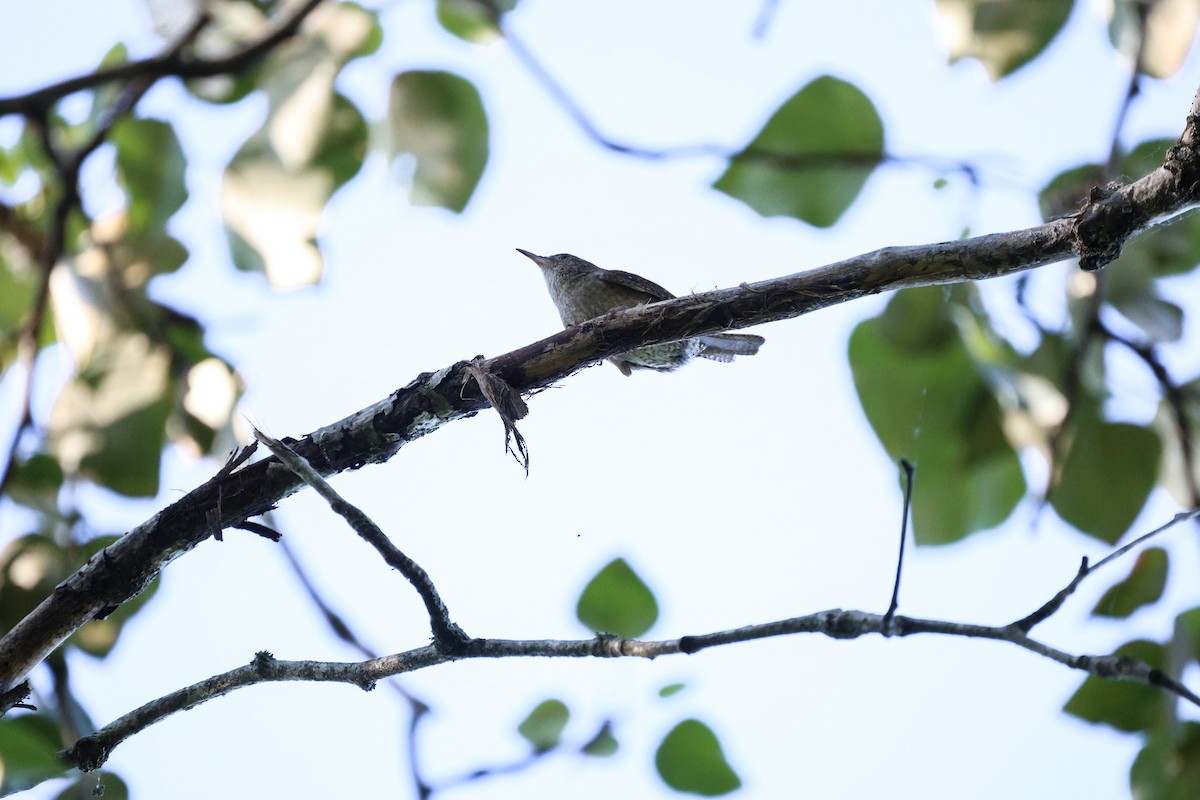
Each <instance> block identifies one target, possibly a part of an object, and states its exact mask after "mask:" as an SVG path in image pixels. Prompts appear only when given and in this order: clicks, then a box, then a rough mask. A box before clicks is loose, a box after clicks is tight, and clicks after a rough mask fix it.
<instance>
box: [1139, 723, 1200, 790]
mask: <svg viewBox="0 0 1200 800" xmlns="http://www.w3.org/2000/svg"><path fill="white" fill-rule="evenodd" d="M1129 788H1130V789H1132V790H1133V796H1134V797H1137V798H1146V800H1151V798H1152V799H1153V800H1193V799H1194V798H1196V797H1200V724H1197V723H1195V722H1182V723H1180V724H1179V725H1178V727H1177V729H1175V730H1166V729H1163V730H1158V731H1155V733H1154V735H1152V736H1151V737H1150V739H1149V741H1148V742H1147V743H1146V746H1145V747H1143V748H1142V751H1141V752H1140V753H1138V756H1137V758H1136V759H1135V760H1134V762H1133V767H1132V768H1131V769H1130V770H1129Z"/></svg>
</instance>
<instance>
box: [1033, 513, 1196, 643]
mask: <svg viewBox="0 0 1200 800" xmlns="http://www.w3.org/2000/svg"><path fill="white" fill-rule="evenodd" d="M1197 517H1200V508H1195V509H1192V510H1191V511H1181V512H1180V513H1178V514H1176V515H1175V516H1174V518H1173V519H1172V520H1171V521H1170V522H1167V523H1166V524H1164V525H1160V526H1159V527H1157V528H1155V529H1154V530H1152V531H1150V532H1149V533H1145V534H1142V535H1141V536H1139V537H1137V538H1136V539H1134V540H1133V541H1131V542H1129V543H1128V544H1126V545H1124V546H1122V547H1118V548H1117V549H1116V550H1114V551H1112V552H1111V553H1109V554H1108V555H1107V556H1105V557H1104V558H1102V559H1100V560H1099V561H1097V562H1096V563H1095V564H1089V563H1088V559H1087V556H1084V557H1083V558H1082V559H1081V560H1080V564H1079V569H1078V570H1077V571H1076V572H1075V577H1074V578H1072V579H1071V582H1070V583H1068V584H1067V585H1066V586H1064V587H1063V588H1062V589H1060V590H1059V591H1058V593H1057V594H1055V595H1054V597H1052V598H1050V599H1049V600H1048V601H1047V602H1046V603H1045V604H1043V605H1042V606H1041V607H1040V608H1038V609H1037V610H1036V611H1034V612H1033V613H1032V614H1030V615H1029V616H1027V617H1025V618H1023V619H1020V620H1017V621H1016V622H1014V623H1013V625H1014V626H1015V627H1017V628H1019V629H1020V630H1021V631H1024V632H1025V633H1028V632H1029V631H1031V630H1033V627H1034V626H1035V625H1037V624H1039V623H1041V622H1044V621H1046V620H1047V619H1049V618H1050V617H1051V615H1053V614H1054V613H1055V612H1056V611H1058V609H1060V608H1061V607H1062V604H1063V603H1064V602H1066V599H1067V598H1068V597H1070V596H1071V595H1072V594H1074V593H1075V590H1076V589H1077V588H1079V584H1080V583H1082V582H1083V579H1084V578H1086V577H1087V576H1088V575H1091V574H1092V573H1093V572H1095V571H1096V570H1098V569H1099V568H1100V567H1102V566H1104V565H1105V564H1107V563H1108V562H1110V561H1113V560H1114V559H1117V558H1120V557H1121V556H1123V555H1125V554H1126V553H1128V552H1129V551H1130V550H1132V549H1133V548H1135V547H1137V546H1138V545H1141V544H1142V543H1144V542H1146V541H1147V540H1148V539H1151V538H1153V537H1155V536H1158V535H1159V534H1160V533H1162V532H1163V531H1165V530H1168V529H1170V528H1173V527H1174V526H1176V525H1178V524H1179V523H1181V522H1186V521H1188V520H1190V519H1196V518H1197Z"/></svg>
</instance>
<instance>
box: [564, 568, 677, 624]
mask: <svg viewBox="0 0 1200 800" xmlns="http://www.w3.org/2000/svg"><path fill="white" fill-rule="evenodd" d="M575 615H576V616H577V617H578V618H579V621H580V622H582V623H583V624H584V625H586V626H587V627H588V629H589V630H592V631H597V632H601V633H614V634H616V635H617V636H624V637H626V638H630V639H633V638H637V637H638V636H641V635H642V634H644V633H645V632H646V631H648V630H650V627H651V626H652V625H654V622H655V620H657V619H658V601H657V600H655V598H654V592H653V591H651V589H650V587H649V586H647V585H646V584H645V582H644V581H642V579H641V578H640V577H638V574H637V573H636V572H634V571H633V568H632V567H630V566H629V564H628V562H626V561H625V559H623V558H617V559H613V560H612V561H610V562H609V563H608V564H607V565H606V566H605V567H604V569H602V570H600V571H599V572H598V573H596V577H594V578H592V579H591V580H590V581H588V585H587V586H586V587H584V590H583V594H582V595H580V597H579V602H578V604H576V606H575Z"/></svg>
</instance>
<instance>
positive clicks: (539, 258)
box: [517, 247, 546, 267]
mask: <svg viewBox="0 0 1200 800" xmlns="http://www.w3.org/2000/svg"><path fill="white" fill-rule="evenodd" d="M517 252H518V253H520V254H521V255H523V256H525V257H526V258H528V259H529V260H530V261H532V262H533V263H535V264H537V265H538V266H539V267H540V266H542V265H544V264H545V263H546V257H545V256H538V255H534V254H533V253H531V252H529V251H528V250H522V249H521V248H519V247H518V248H517Z"/></svg>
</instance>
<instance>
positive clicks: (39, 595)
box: [0, 534, 70, 630]
mask: <svg viewBox="0 0 1200 800" xmlns="http://www.w3.org/2000/svg"><path fill="white" fill-rule="evenodd" d="M68 562H69V556H68V554H67V552H66V551H65V550H64V549H63V548H62V547H60V546H59V545H58V544H57V543H56V542H55V541H54V540H52V539H50V538H49V537H48V536H44V535H42V534H27V535H25V536H19V537H17V538H15V539H13V540H12V541H11V542H9V543H8V544H7V545H5V547H4V549H3V551H0V627H3V629H4V630H10V629H11V628H12V627H13V626H14V625H16V624H17V623H18V622H20V621H21V620H22V619H24V618H25V616H26V615H27V614H29V612H30V611H33V609H34V608H35V607H37V605H38V603H40V602H42V601H43V600H45V599H46V597H47V596H49V594H50V592H52V591H54V587H55V586H57V585H58V584H59V582H60V581H62V580H63V579H64V578H66V577H67V575H69V574H70V573H69V572H68V571H67V564H68Z"/></svg>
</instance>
